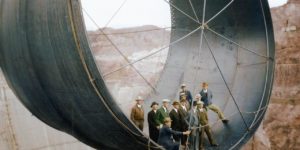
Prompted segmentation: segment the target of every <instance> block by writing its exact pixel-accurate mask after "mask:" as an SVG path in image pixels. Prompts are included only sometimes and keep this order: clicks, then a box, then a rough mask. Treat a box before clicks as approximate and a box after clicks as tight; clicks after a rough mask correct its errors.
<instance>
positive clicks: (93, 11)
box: [81, 0, 287, 30]
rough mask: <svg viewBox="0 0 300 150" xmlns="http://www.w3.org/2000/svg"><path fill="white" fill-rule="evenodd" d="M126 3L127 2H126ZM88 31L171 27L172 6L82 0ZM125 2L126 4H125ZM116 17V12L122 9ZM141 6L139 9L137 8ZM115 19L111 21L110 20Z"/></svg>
mask: <svg viewBox="0 0 300 150" xmlns="http://www.w3.org/2000/svg"><path fill="white" fill-rule="evenodd" d="M125 1H126V2H125ZM268 1H269V4H270V7H277V6H280V5H283V4H285V3H286V2H287V0H268ZM81 2H82V7H83V9H84V11H86V12H87V13H88V14H89V16H90V17H91V18H92V19H93V20H94V22H95V23H94V22H93V21H92V20H91V19H90V18H89V17H88V16H87V14H86V13H85V12H83V15H84V18H85V23H86V28H87V30H95V29H97V28H98V27H105V26H106V24H107V23H108V22H110V23H109V24H108V25H107V27H113V28H126V27H134V26H142V25H149V24H151V25H156V26H159V27H170V26H171V18H170V6H169V4H168V3H166V2H165V1H164V0H81ZM124 2H125V3H124ZM123 3H124V5H123V7H122V8H121V9H120V10H119V12H118V13H117V14H116V15H115V16H114V14H115V12H117V10H118V9H119V8H120V6H121V5H122V4H123ZM136 6H139V7H136ZM112 16H114V17H113V19H112V20H111V21H109V20H110V18H111V17H112Z"/></svg>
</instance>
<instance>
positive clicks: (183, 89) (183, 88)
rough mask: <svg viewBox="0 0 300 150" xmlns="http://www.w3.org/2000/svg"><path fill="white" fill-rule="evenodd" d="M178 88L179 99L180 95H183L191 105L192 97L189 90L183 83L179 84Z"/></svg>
mask: <svg viewBox="0 0 300 150" xmlns="http://www.w3.org/2000/svg"><path fill="white" fill-rule="evenodd" d="M180 88H181V89H180V91H179V100H181V99H182V96H183V95H184V96H185V97H186V100H187V101H188V102H189V106H192V102H193V97H192V94H191V92H190V91H189V90H187V89H186V85H185V84H181V86H180Z"/></svg>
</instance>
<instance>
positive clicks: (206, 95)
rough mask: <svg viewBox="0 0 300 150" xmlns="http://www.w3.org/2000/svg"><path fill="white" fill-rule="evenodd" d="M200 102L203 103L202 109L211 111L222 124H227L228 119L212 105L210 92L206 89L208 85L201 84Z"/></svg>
mask: <svg viewBox="0 0 300 150" xmlns="http://www.w3.org/2000/svg"><path fill="white" fill-rule="evenodd" d="M200 95H201V101H202V102H203V103H204V107H205V108H206V109H207V108H208V109H210V110H212V111H213V112H215V113H217V114H218V117H219V118H220V119H221V120H222V122H223V123H228V119H226V118H225V117H224V114H223V112H222V111H221V109H220V108H219V107H218V106H217V105H214V104H213V103H212V97H213V95H212V91H211V90H209V89H208V83H206V82H204V83H202V90H201V91H200Z"/></svg>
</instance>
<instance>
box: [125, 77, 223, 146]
mask: <svg viewBox="0 0 300 150" xmlns="http://www.w3.org/2000/svg"><path fill="white" fill-rule="evenodd" d="M180 88H181V89H180V92H179V99H180V101H177V100H174V101H173V103H172V105H173V109H172V110H171V111H169V110H168V107H169V104H170V100H169V99H163V100H162V106H161V107H160V108H158V107H159V104H158V103H157V102H152V104H151V106H150V107H151V108H152V110H151V111H150V112H149V113H148V116H147V117H148V118H147V120H148V125H149V135H150V138H151V139H152V140H153V141H155V142H157V143H158V144H160V145H161V146H163V147H164V148H165V149H166V150H179V148H180V147H181V148H183V149H186V148H188V149H193V150H197V149H199V150H202V149H204V147H203V140H204V133H205V134H206V135H207V137H208V140H209V142H210V144H211V146H218V144H217V143H216V141H215V140H214V138H213V136H212V133H211V129H210V126H209V122H208V116H207V110H208V109H210V110H212V111H213V112H215V113H217V115H218V117H219V118H220V119H221V120H222V122H223V123H228V120H227V119H226V118H225V117H224V114H223V112H222V111H221V110H220V108H219V107H218V106H216V105H214V104H213V103H212V98H213V94H212V91H211V90H210V89H208V83H206V82H204V83H202V90H201V91H200V92H199V93H197V94H196V96H195V100H193V97H192V94H191V92H190V91H189V90H187V89H186V85H185V84H182V85H181V87H180ZM142 103H143V99H142V97H140V96H139V97H137V99H136V105H135V106H134V107H133V108H132V110H131V116H130V119H131V120H132V121H133V123H134V124H135V125H136V126H137V127H138V128H139V129H140V130H142V131H143V127H144V109H143V105H142ZM180 145H181V146H180Z"/></svg>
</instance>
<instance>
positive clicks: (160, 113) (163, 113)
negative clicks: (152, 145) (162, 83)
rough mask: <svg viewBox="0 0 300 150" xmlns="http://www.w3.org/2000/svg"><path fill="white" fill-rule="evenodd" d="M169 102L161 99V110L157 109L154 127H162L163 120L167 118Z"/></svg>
mask: <svg viewBox="0 0 300 150" xmlns="http://www.w3.org/2000/svg"><path fill="white" fill-rule="evenodd" d="M169 102H170V100H168V99H163V100H162V106H161V108H159V109H158V110H157V112H156V114H155V122H156V127H157V128H158V129H159V128H161V127H162V126H163V123H164V119H165V118H166V117H169V110H168V106H169Z"/></svg>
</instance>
